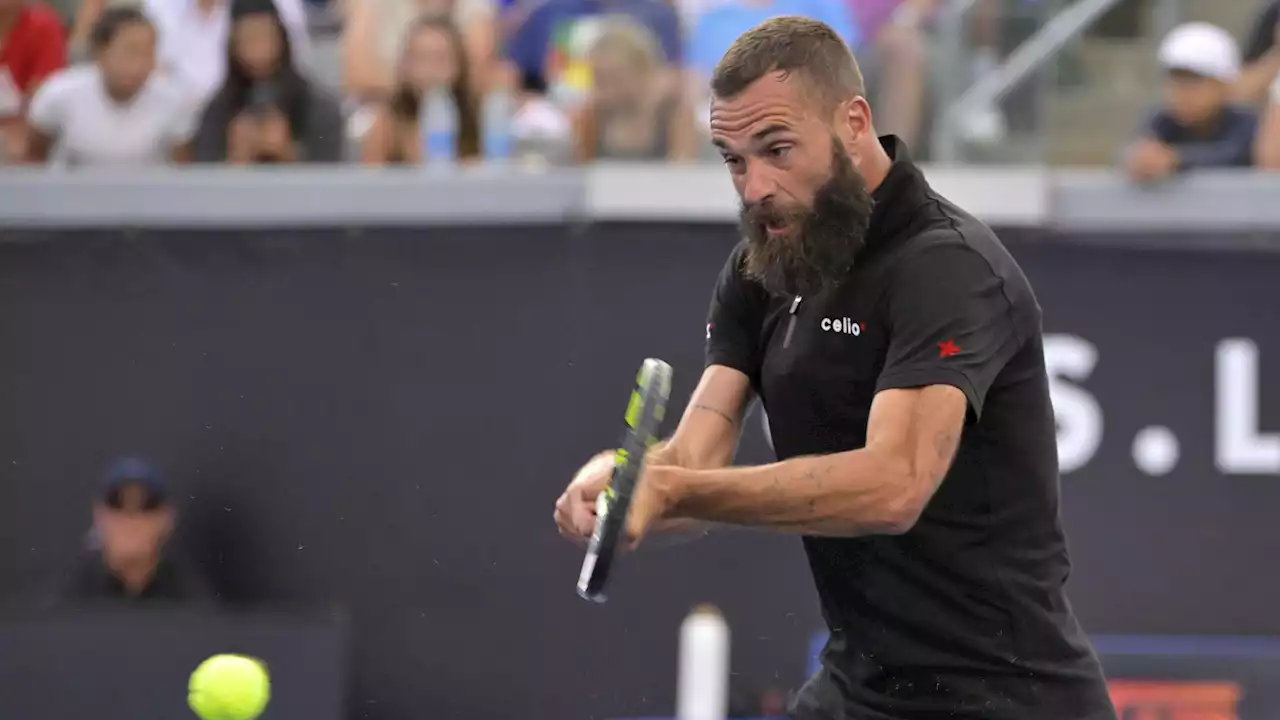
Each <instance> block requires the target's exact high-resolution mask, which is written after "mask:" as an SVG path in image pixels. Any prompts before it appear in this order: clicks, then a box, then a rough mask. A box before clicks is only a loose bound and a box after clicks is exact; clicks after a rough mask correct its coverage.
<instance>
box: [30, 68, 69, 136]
mask: <svg viewBox="0 0 1280 720" xmlns="http://www.w3.org/2000/svg"><path fill="white" fill-rule="evenodd" d="M64 79H65V75H64V74H63V73H58V74H56V75H54V76H53V77H50V78H49V80H48V82H46V83H44V84H43V85H41V86H40V89H39V90H36V94H35V97H33V98H31V105H30V106H29V107H28V108H27V124H28V125H30V126H31V127H32V128H34V129H35V130H36V131H37V132H39V133H40V134H41V135H46V136H49V137H55V136H57V135H59V134H61V133H62V131H63V128H64V127H66V123H67V106H68V105H69V104H70V103H69V102H68V98H67V94H68V93H69V92H70V90H71V88H70V87H68V85H67V83H65V82H63V80H64Z"/></svg>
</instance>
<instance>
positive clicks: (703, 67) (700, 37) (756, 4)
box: [685, 0, 862, 78]
mask: <svg viewBox="0 0 1280 720" xmlns="http://www.w3.org/2000/svg"><path fill="white" fill-rule="evenodd" d="M780 15H801V16H804V17H808V18H812V19H814V20H820V21H822V22H824V23H826V24H827V25H829V26H831V29H833V30H835V31H836V33H837V34H838V35H839V36H840V37H841V38H843V39H844V42H845V44H846V45H848V46H849V47H851V48H857V47H858V45H859V44H860V43H861V42H862V33H861V32H860V30H859V28H858V24H857V22H856V21H855V20H854V19H853V15H852V14H851V13H850V11H849V8H848V6H847V5H846V3H845V2H843V0H731V1H730V2H727V3H725V4H722V5H717V6H715V7H713V8H711V9H710V10H707V11H706V12H705V13H703V14H702V15H701V16H700V17H699V18H698V20H697V24H696V25H695V26H694V29H693V32H692V33H690V35H689V40H688V43H687V47H686V50H685V56H686V58H687V66H688V67H689V69H691V70H693V71H694V72H695V73H696V74H697V75H699V76H700V77H702V78H710V77H711V71H712V70H713V69H714V68H715V66H716V63H718V62H720V58H721V57H722V56H723V55H724V52H725V51H726V50H728V49H729V46H730V45H732V44H733V41H734V40H736V39H738V36H739V35H741V34H742V33H744V32H746V31H747V30H750V29H751V28H753V27H755V26H756V25H759V24H760V23H762V22H764V21H765V20H768V19H769V18H773V17H778V16H780Z"/></svg>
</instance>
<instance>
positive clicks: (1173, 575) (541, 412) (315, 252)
mask: <svg viewBox="0 0 1280 720" xmlns="http://www.w3.org/2000/svg"><path fill="white" fill-rule="evenodd" d="M1002 236H1003V237H1004V238H1005V240H1006V242H1007V244H1008V245H1009V246H1010V248H1011V250H1012V251H1013V253H1014V255H1015V256H1016V257H1017V258H1018V260H1019V261H1020V262H1021V264H1022V266H1023V268H1024V270H1025V271H1026V273H1027V275H1028V276H1029V277H1030V278H1031V281H1032V284H1033V285H1034V287H1035V289H1036V292H1037V294H1038V297H1039V299H1040V302H1041V305H1042V306H1043V307H1044V316H1045V331H1046V333H1047V342H1046V355H1047V360H1048V366H1049V368H1050V371H1051V373H1052V376H1053V377H1052V380H1053V395H1054V403H1055V408H1056V410H1057V413H1058V427H1059V452H1060V457H1061V462H1062V466H1063V471H1064V474H1063V478H1062V492H1063V508H1064V510H1063V512H1064V515H1065V520H1066V524H1067V527H1068V531H1069V533H1070V542H1071V550H1072V555H1073V559H1074V563H1075V569H1074V571H1073V574H1072V577H1071V581H1070V590H1071V597H1072V600H1073V602H1074V605H1075V607H1076V610H1077V611H1078V612H1079V614H1080V616H1081V619H1082V621H1083V622H1084V623H1085V625H1086V627H1087V628H1088V629H1089V630H1090V631H1091V632H1093V633H1096V634H1098V636H1099V638H1100V646H1102V649H1103V650H1104V651H1105V653H1104V654H1106V655H1107V663H1108V667H1109V668H1110V669H1112V670H1113V674H1115V673H1121V674H1123V675H1125V676H1134V677H1138V676H1148V675H1149V676H1154V677H1160V678H1166V679H1168V678H1172V679H1186V677H1190V678H1193V679H1194V678H1199V677H1200V674H1198V673H1201V671H1200V670H1195V669H1189V668H1191V667H1192V666H1191V665H1187V664H1185V663H1184V664H1182V665H1177V666H1176V667H1168V666H1163V665H1162V666H1160V667H1159V668H1157V667H1156V665H1159V662H1164V661H1166V660H1168V659H1169V658H1174V657H1189V658H1193V659H1195V662H1198V663H1201V665H1200V666H1197V667H1202V668H1203V667H1208V668H1216V670H1215V672H1218V673H1227V672H1228V671H1227V670H1224V669H1223V668H1227V667H1234V666H1231V665H1230V663H1227V662H1226V661H1222V662H1219V661H1217V660H1215V659H1214V658H1218V657H1219V656H1222V657H1226V656H1230V657H1234V658H1237V659H1240V658H1244V659H1243V660H1240V662H1242V663H1245V664H1246V665H1247V666H1248V668H1250V669H1248V670H1247V671H1246V670H1240V673H1243V674H1244V675H1248V677H1249V678H1255V679H1253V680H1249V679H1248V678H1246V677H1244V675H1240V676H1239V677H1237V678H1234V679H1236V680H1238V681H1239V682H1241V683H1245V685H1246V687H1245V690H1246V695H1245V701H1244V702H1245V703H1248V702H1255V703H1256V702H1264V701H1265V695H1260V694H1259V693H1261V692H1263V691H1261V690H1258V689H1257V688H1258V687H1259V686H1260V685H1262V686H1265V685H1280V683H1275V682H1274V675H1272V676H1270V677H1271V678H1272V679H1271V680H1267V681H1266V682H1262V681H1259V680H1257V679H1256V678H1257V677H1263V676H1267V673H1269V672H1274V667H1275V663H1277V662H1280V651H1276V650H1275V647H1274V646H1273V645H1272V644H1271V643H1269V642H1268V641H1266V640H1265V639H1260V638H1259V637H1257V636H1267V635H1276V636H1280V613H1277V612H1276V610H1275V607H1276V602H1275V599H1276V598H1277V597H1280V579H1277V578H1278V577H1280V576H1277V575H1276V573H1274V572H1272V567H1273V565H1274V558H1275V557H1277V555H1278V554H1280V532H1277V530H1276V523H1275V520H1274V515H1275V508H1276V507H1280V335H1277V333H1276V332H1275V329H1274V328H1275V327H1276V318H1277V317H1280V292H1277V288H1278V287H1280V285H1278V283H1280V280H1278V279H1280V254H1267V253H1262V252H1258V253H1250V252H1221V253H1217V252H1208V251H1190V250H1168V251H1166V250H1153V249H1151V248H1150V243H1145V245H1146V247H1144V248H1143V249H1128V246H1127V244H1126V242H1125V240H1126V239H1125V238H1123V237H1117V238H1111V239H1106V238H1090V240H1091V242H1089V243H1076V242H1072V239H1071V238H1063V237H1058V236H1055V235H1054V234H1053V233H1050V232H1029V231H1018V232H1014V231H1009V232H1004V233H1002ZM24 240H29V241H24V242H20V243H19V242H9V243H0V340H2V343H0V488H3V490H2V491H0V497H3V499H4V502H2V503H0V577H2V578H4V583H3V586H2V587H3V588H4V589H5V590H6V591H12V592H13V593H14V594H16V595H23V594H26V593H28V592H32V593H34V592H36V591H44V590H45V589H46V588H49V587H52V586H53V585H56V582H57V580H58V578H59V577H60V576H62V575H63V574H64V571H65V569H66V567H67V565H68V563H69V562H70V560H71V559H72V558H73V557H74V555H75V554H76V552H77V551H78V550H79V549H80V547H81V545H82V540H83V538H84V533H85V529H86V526H87V523H88V521H89V517H90V515H89V504H90V502H91V492H92V489H93V487H94V486H95V482H96V479H97V476H98V473H99V469H100V468H101V466H102V465H103V464H104V463H105V462H106V461H108V460H109V459H110V458H112V457H114V456H116V455H120V454H126V453H144V454H149V455H151V456H153V457H155V458H156V459H157V460H158V461H159V462H160V463H161V464H162V465H163V466H164V467H165V468H166V470H167V471H168V474H169V476H170V478H171V481H172V483H173V484H174V485H175V487H176V488H177V490H178V492H177V495H178V497H180V498H181V499H182V501H183V502H182V511H183V516H182V518H181V535H182V545H183V548H184V549H185V550H186V551H187V554H188V555H190V557H191V558H192V561H193V562H194V563H195V564H196V565H197V567H199V568H201V569H202V570H203V571H204V572H205V573H206V574H208V575H209V576H210V579H211V581H212V582H214V583H215V584H216V585H217V586H218V587H219V588H220V590H221V592H222V594H223V596H224V598H225V599H226V600H227V601H228V603H232V604H237V603H239V604H254V603H271V604H275V603H288V604H303V605H306V604H316V605H322V604H323V605H327V604H330V603H337V604H340V605H342V606H345V607H346V608H347V609H348V611H349V616H350V639H351V643H352V647H353V650H352V653H353V654H352V663H351V665H352V668H353V673H354V677H353V679H352V687H351V692H350V693H349V697H350V698H351V715H352V717H358V718H371V719H376V718H410V717H421V716H423V715H424V714H427V715H430V716H431V717H434V718H467V720H488V719H493V720H509V719H510V718H512V717H517V716H520V717H529V718H537V719H539V720H541V719H542V718H546V719H547V720H564V719H566V718H587V717H595V718H606V717H623V716H655V715H662V714H664V713H670V711H671V710H672V707H673V701H672V698H673V695H674V688H675V681H676V673H675V658H676V631H677V626H678V624H679V622H680V620H681V618H682V617H683V615H684V614H685V613H686V612H687V611H688V609H689V608H690V607H691V606H692V605H693V604H695V603H697V602H702V601H710V602H715V603H717V604H719V605H720V606H721V607H722V608H723V609H724V611H725V613H726V615H727V617H728V620H729V621H730V623H731V625H732V627H733V631H734V635H733V653H734V670H735V673H736V675H735V677H734V682H735V687H736V688H737V690H738V691H740V692H743V693H754V692H757V691H758V690H760V689H762V688H765V687H768V686H779V687H781V688H783V689H785V688H787V687H791V686H794V685H795V684H796V683H798V682H799V680H800V679H801V677H802V675H803V673H804V671H805V669H806V665H807V662H808V659H809V643H810V639H811V637H812V635H813V633H814V632H815V631H816V630H818V629H819V628H820V619H819V616H818V614H817V606H816V599H815V596H814V593H813V590H812V588H811V584H810V579H809V577H808V572H807V566H806V564H805V562H804V558H803V555H802V552H801V549H800V544H799V542H798V541H797V540H795V539H794V538H788V537H782V536H774V535H769V534H764V533H750V532H725V533H722V534H719V535H717V536H713V537H710V538H707V539H705V540H702V541H699V542H697V543H693V544H689V545H684V546H680V547H678V548H648V549H645V550H642V551H641V552H640V553H638V554H637V555H636V556H634V557H631V558H629V559H627V561H626V562H625V563H624V564H623V565H622V567H621V568H620V570H619V573H620V574H619V576H618V577H617V584H616V587H615V589H614V591H613V593H612V597H611V599H610V601H609V602H608V603H606V604H604V605H599V606H597V605H592V604H588V603H586V602H584V601H582V600H580V599H579V598H578V597H577V596H576V594H575V593H574V582H575V580H576V574H577V570H578V566H579V563H580V561H581V552H580V551H579V550H578V549H576V548H573V547H570V546H568V545H567V544H565V543H564V542H563V541H562V540H561V539H560V538H559V537H558V536H557V535H556V533H555V531H554V528H553V525H552V522H551V509H552V502H553V501H554V499H555V497H556V495H557V494H558V492H559V490H560V489H561V488H562V487H563V485H564V483H565V482H566V481H567V479H568V478H569V476H570V474H571V473H572V471H573V470H574V469H575V468H576V467H577V465H578V464H579V463H580V462H581V461H583V460H584V459H585V458H586V457H587V456H588V455H589V454H590V453H592V452H593V451H595V450H597V449H599V448H602V447H606V446H608V445H610V444H612V443H614V442H616V440H617V437H618V435H619V432H620V429H621V427H620V425H621V415H622V410H623V406H624V403H625V401H626V396H627V392H628V390H629V387H630V384H631V382H632V379H633V378H634V374H635V371H636V368H637V367H638V366H639V363H640V361H641V360H642V359H643V358H645V357H650V356H653V357H661V358H663V359H665V360H667V361H668V362H670V363H671V364H672V365H673V366H674V368H675V371H676V386H675V390H674V397H673V403H674V405H675V407H673V408H672V412H671V413H669V416H671V417H679V411H680V410H681V409H682V408H681V406H682V405H683V403H684V402H685V401H686V400H687V398H688V395H689V392H690V391H691V389H692V387H693V385H694V383H695V382H696V380H697V377H698V375H699V373H700V371H701V362H702V361H701V358H702V344H703V342H704V337H705V322H706V321H705V312H706V308H707V303H708V300H709V298H710V292H711V287H712V284H713V282H714V279H715V277H716V273H717V272H718V270H719V269H720V266H721V265H722V263H723V261H724V258H725V256H726V254H727V252H728V250H729V248H730V247H731V245H732V243H733V240H734V238H733V232H732V229H731V228H729V227H722V226H713V225H674V224H672V225H642V224H603V225H588V226H585V227H575V228H548V227H538V228H492V229H484V228H472V227H459V228H424V229H419V230H408V229H394V230H393V229H378V228H367V229H363V230H362V231H360V232H352V231H351V230H349V229H333V230H305V231H304V230H298V231H282V230H270V231H266V230H264V231H243V232H234V231H190V232H179V231H164V232H158V231H157V232H151V231H142V232H129V233H128V234H126V233H124V232H113V231H105V230H104V231H100V232H83V231H75V232H71V231H68V232H52V231H50V232H42V233H40V235H39V237H29V238H28V237H24ZM1103 240H1109V241H1106V242H1103ZM768 458H769V450H768V447H767V443H766V440H765V438H764V434H763V433H762V432H761V417H760V415H759V413H758V412H757V414H756V416H755V417H753V418H752V420H751V422H750V423H749V430H748V435H747V437H746V439H745V440H744V443H743V447H742V451H741V453H740V460H741V461H744V462H758V461H763V460H767V459H768ZM1171 635H1172V636H1179V638H1173V639H1170V638H1169V637H1167V636H1171ZM1189 636H1195V637H1189ZM1205 636H1212V637H1205ZM1227 636H1230V637H1227ZM1238 636H1254V637H1249V638H1241V637H1238ZM1178 642H1181V643H1183V644H1182V645H1177V646H1176V647H1178V648H1181V650H1179V651H1178V652H1174V651H1173V650H1169V648H1171V647H1174V646H1173V645H1161V644H1160V643H1178ZM1166 650H1167V652H1166ZM1179 653H1180V654H1179ZM1215 653H1217V654H1215ZM1142 658H1157V659H1158V660H1151V661H1150V662H1147V661H1144V660H1142ZM1268 658H1270V659H1269V660H1268ZM1160 659H1162V660H1160ZM1246 661H1247V662H1246ZM1188 662H1190V661H1188ZM1126 663H1128V664H1126ZM1135 663H1136V665H1135ZM1144 663H1146V664H1144ZM1242 667H1243V666H1242ZM1143 668H1147V669H1148V670H1150V673H1146V671H1144V670H1143ZM1231 672H1235V671H1231ZM1249 673H1253V675H1249ZM1228 674H1229V673H1228ZM1184 675H1185V676H1186V677H1183V676H1184ZM1211 679H1214V680H1232V679H1233V678H1232V677H1215V678H1211ZM4 682H6V681H5V679H4V678H0V684H2V683H4ZM1250 683H1252V684H1250ZM0 696H2V694H0ZM1257 698H1263V699H1262V700H1258V699H1257ZM1241 707H1242V708H1245V707H1248V706H1247V705H1242V706H1241ZM1256 707H1258V706H1255V711H1256ZM2 711H3V708H0V714H3V712H2ZM1268 712H1270V711H1268ZM1273 716H1275V715H1273Z"/></svg>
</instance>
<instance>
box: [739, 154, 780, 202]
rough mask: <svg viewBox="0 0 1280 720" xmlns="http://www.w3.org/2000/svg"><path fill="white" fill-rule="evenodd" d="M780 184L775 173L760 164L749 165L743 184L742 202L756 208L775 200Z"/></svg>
mask: <svg viewBox="0 0 1280 720" xmlns="http://www.w3.org/2000/svg"><path fill="white" fill-rule="evenodd" d="M777 190H778V183H777V181H776V180H775V179H774V177H773V173H772V172H770V169H769V168H767V167H762V166H761V165H760V164H755V165H748V166H747V171H746V173H745V177H744V179H743V182H742V201H743V202H744V203H746V204H747V205H749V206H755V205H758V204H760V203H763V202H768V201H769V200H772V199H773V196H774V195H775V194H776V193H777Z"/></svg>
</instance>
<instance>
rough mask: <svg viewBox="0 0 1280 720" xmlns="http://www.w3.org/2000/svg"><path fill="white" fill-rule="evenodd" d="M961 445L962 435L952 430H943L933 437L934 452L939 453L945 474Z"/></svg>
mask: <svg viewBox="0 0 1280 720" xmlns="http://www.w3.org/2000/svg"><path fill="white" fill-rule="evenodd" d="M959 445H960V434H959V433H958V432H956V431H955V430H953V429H951V428H942V429H940V430H938V432H937V434H936V435H934V436H933V450H934V452H936V453H938V460H940V461H941V467H942V471H943V472H944V473H945V472H946V471H947V468H949V467H951V461H952V460H954V459H955V456H956V450H957V449H958V448H959Z"/></svg>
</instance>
